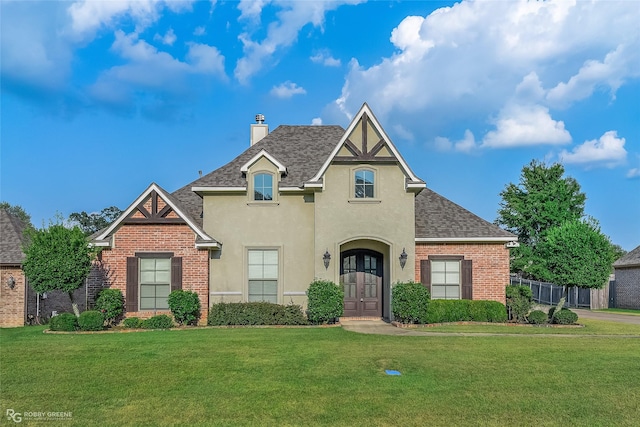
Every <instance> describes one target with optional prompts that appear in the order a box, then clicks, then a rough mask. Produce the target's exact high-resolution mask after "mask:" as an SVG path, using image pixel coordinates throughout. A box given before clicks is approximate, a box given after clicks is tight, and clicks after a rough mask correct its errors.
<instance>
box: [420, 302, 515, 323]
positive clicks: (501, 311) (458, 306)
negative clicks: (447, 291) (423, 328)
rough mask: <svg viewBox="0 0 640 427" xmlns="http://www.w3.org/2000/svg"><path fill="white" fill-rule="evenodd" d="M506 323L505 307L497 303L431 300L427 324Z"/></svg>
mask: <svg viewBox="0 0 640 427" xmlns="http://www.w3.org/2000/svg"><path fill="white" fill-rule="evenodd" d="M464 321H473V322H496V323H497V322H506V321H507V311H506V309H505V306H504V305H503V304H501V303H499V302H497V301H472V300H464V299H462V300H441V299H436V300H431V302H430V303H429V309H428V310H427V323H447V322H464Z"/></svg>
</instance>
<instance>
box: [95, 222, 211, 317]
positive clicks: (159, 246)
mask: <svg viewBox="0 0 640 427" xmlns="http://www.w3.org/2000/svg"><path fill="white" fill-rule="evenodd" d="M195 239H196V235H195V233H194V232H193V231H192V230H191V228H189V226H187V225H184V224H162V225H160V224H140V225H124V226H122V227H120V229H118V230H117V231H116V233H115V235H114V237H113V244H112V248H111V249H105V250H103V251H102V254H101V259H102V263H103V268H104V269H105V270H106V271H108V275H107V279H106V281H107V283H106V286H105V287H110V288H114V289H120V290H121V291H122V293H123V295H124V297H125V300H126V298H127V257H134V256H135V254H136V252H173V254H174V255H173V256H174V257H182V289H184V290H186V291H193V292H196V293H197V294H198V297H199V298H200V304H201V306H202V310H201V318H200V323H206V320H207V313H208V307H209V292H208V287H209V284H208V278H209V252H208V251H207V250H199V249H196V248H195ZM162 313H166V314H170V313H169V312H156V313H154V312H153V311H137V312H128V313H126V316H127V317H133V316H137V317H141V318H147V317H151V316H153V315H154V314H162Z"/></svg>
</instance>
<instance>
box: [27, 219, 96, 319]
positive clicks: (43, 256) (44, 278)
mask: <svg viewBox="0 0 640 427" xmlns="http://www.w3.org/2000/svg"><path fill="white" fill-rule="evenodd" d="M27 235H28V238H29V240H28V243H27V245H26V246H25V248H24V253H25V260H24V263H23V270H24V272H25V275H26V276H27V277H28V278H29V284H30V285H31V287H32V288H33V289H34V290H35V291H36V292H38V293H43V292H50V291H54V290H61V291H64V292H67V293H68V294H69V299H70V300H71V305H72V307H73V311H74V312H75V313H76V316H79V314H80V313H79V311H78V305H77V304H76V303H75V302H74V300H73V291H75V290H76V289H78V288H79V287H81V286H82V284H83V282H84V280H85V279H86V278H87V276H88V275H89V271H90V270H91V262H92V260H93V259H94V257H95V255H96V253H95V250H94V249H93V248H91V247H89V245H88V244H87V241H86V238H85V235H84V233H83V232H82V230H80V229H79V228H78V227H74V228H66V227H64V226H63V225H62V224H61V223H57V224H51V225H49V228H46V229H45V228H43V229H31V230H28V231H27Z"/></svg>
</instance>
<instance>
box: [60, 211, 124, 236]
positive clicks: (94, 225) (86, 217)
mask: <svg viewBox="0 0 640 427" xmlns="http://www.w3.org/2000/svg"><path fill="white" fill-rule="evenodd" d="M121 213H122V211H121V210H120V209H119V208H117V207H116V206H110V207H108V208H104V209H102V211H100V213H91V214H88V213H86V212H85V211H82V212H73V213H72V214H71V215H69V221H70V222H71V223H72V224H76V225H78V227H80V229H81V230H82V232H83V233H84V234H85V236H90V235H92V234H93V233H95V232H97V231H100V230H102V229H103V228H106V227H108V226H109V225H111V223H112V222H113V221H115V220H116V219H117V218H118V217H119V216H120V214H121Z"/></svg>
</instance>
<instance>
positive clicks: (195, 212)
mask: <svg viewBox="0 0 640 427" xmlns="http://www.w3.org/2000/svg"><path fill="white" fill-rule="evenodd" d="M344 132H345V130H344V128H342V126H284V125H283V126H278V127H277V128H276V129H275V130H274V131H272V132H271V133H270V134H269V135H267V136H266V137H264V138H263V139H262V140H260V141H259V142H258V143H256V144H254V145H253V146H251V147H249V148H248V149H247V150H246V151H244V152H243V153H242V154H240V155H239V156H238V157H236V158H235V159H233V160H232V161H230V162H229V163H227V164H226V165H224V166H222V167H220V168H218V169H216V170H214V171H213V172H211V173H209V174H207V175H205V176H203V177H202V178H199V179H197V180H195V181H193V182H191V183H189V184H187V185H185V186H184V187H182V188H180V189H178V190H176V191H175V192H174V193H173V196H174V197H175V198H176V199H177V200H178V201H179V202H180V203H181V205H182V206H183V207H184V208H185V209H186V210H187V211H188V212H189V214H190V215H191V216H192V217H193V219H194V220H196V221H198V222H199V224H200V225H202V199H201V198H200V196H198V195H197V194H195V193H193V192H192V191H191V188H192V187H244V186H245V185H246V178H245V176H244V175H243V174H242V172H240V168H241V167H242V166H243V165H244V164H245V163H247V162H248V161H249V160H251V159H252V158H253V157H254V156H255V155H256V154H258V153H259V152H260V151H261V150H265V151H266V152H267V153H269V154H270V155H271V156H273V157H274V158H275V159H276V160H278V161H279V162H280V163H282V164H283V165H284V166H285V167H286V168H287V174H286V175H284V176H283V177H282V178H281V181H280V187H301V186H302V185H303V184H304V183H305V182H306V181H308V180H309V179H310V178H311V177H313V175H315V173H316V172H318V170H320V168H321V167H322V165H323V163H324V162H325V161H326V160H327V158H328V157H329V155H330V154H331V151H332V150H333V149H334V148H335V146H336V145H337V144H338V142H340V138H342V136H343V135H344Z"/></svg>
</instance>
